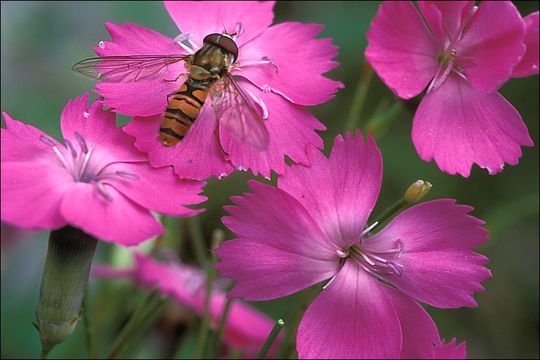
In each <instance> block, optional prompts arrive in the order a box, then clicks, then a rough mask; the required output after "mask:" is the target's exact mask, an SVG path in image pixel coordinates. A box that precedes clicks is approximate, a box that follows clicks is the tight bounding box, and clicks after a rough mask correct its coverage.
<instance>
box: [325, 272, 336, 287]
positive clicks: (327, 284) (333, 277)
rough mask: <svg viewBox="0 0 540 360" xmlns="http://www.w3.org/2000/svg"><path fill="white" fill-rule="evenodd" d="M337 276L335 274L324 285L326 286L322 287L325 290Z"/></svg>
mask: <svg viewBox="0 0 540 360" xmlns="http://www.w3.org/2000/svg"><path fill="white" fill-rule="evenodd" d="M336 276H337V274H336V275H334V276H332V278H331V279H330V281H328V282H327V283H326V285H324V286H323V287H322V289H323V290H325V289H326V288H327V287H328V286H330V284H331V283H332V281H334V279H335V278H336Z"/></svg>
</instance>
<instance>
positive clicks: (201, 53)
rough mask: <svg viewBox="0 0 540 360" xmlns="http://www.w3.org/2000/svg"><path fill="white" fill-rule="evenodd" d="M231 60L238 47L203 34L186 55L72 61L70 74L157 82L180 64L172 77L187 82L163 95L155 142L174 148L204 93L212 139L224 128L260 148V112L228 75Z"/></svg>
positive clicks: (263, 138)
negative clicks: (212, 120) (163, 106)
mask: <svg viewBox="0 0 540 360" xmlns="http://www.w3.org/2000/svg"><path fill="white" fill-rule="evenodd" d="M237 58H238V46H237V45H236V43H235V41H234V40H233V37H232V36H231V35H229V34H227V33H226V32H225V33H214V34H210V35H207V36H206V37H205V38H204V40H203V46H202V47H201V48H200V49H199V50H197V51H196V52H195V53H194V54H192V55H132V56H104V57H96V58H90V59H86V60H82V61H80V62H78V63H76V64H75V65H74V66H73V67H72V70H74V71H76V72H78V73H80V74H82V75H85V76H88V77H90V78H92V79H95V80H104V81H108V82H133V81H141V80H150V79H156V78H159V77H161V76H163V75H164V74H165V72H166V70H167V67H168V66H169V65H171V64H175V63H177V62H179V61H184V62H185V63H184V65H185V67H186V69H187V70H188V72H187V73H181V74H180V75H179V76H178V78H179V77H180V76H187V80H186V81H185V82H184V83H183V84H182V85H181V86H180V89H178V90H177V91H176V92H174V93H172V94H169V95H168V99H167V100H168V105H167V109H166V110H165V112H164V114H163V118H162V120H161V124H160V129H159V133H158V134H157V136H158V137H159V140H160V142H161V144H163V145H164V146H174V145H177V144H178V143H179V142H180V141H181V140H182V139H183V138H184V137H185V136H186V134H187V132H188V130H189V129H190V127H191V126H192V125H193V123H194V121H195V120H196V119H197V116H198V114H199V112H200V110H201V108H202V106H203V105H204V103H205V100H206V98H207V96H208V94H210V97H211V99H212V107H213V108H214V110H215V112H216V119H217V122H218V126H217V129H216V130H218V131H215V134H216V136H217V137H218V141H219V133H220V132H221V131H222V130H223V129H226V130H227V131H229V133H230V134H231V135H233V136H235V137H236V138H237V139H238V140H240V141H242V142H244V143H247V144H248V145H251V146H252V147H254V148H256V149H259V150H264V149H265V148H266V147H267V146H268V141H269V137H268V131H267V129H266V126H265V125H264V123H263V120H264V118H265V116H266V115H265V109H264V108H261V106H260V103H259V101H258V99H257V98H256V97H255V96H254V95H253V94H251V93H249V92H246V91H245V90H243V89H242V87H241V86H240V85H239V84H238V83H237V78H235V76H233V75H231V73H230V70H231V67H232V66H233V64H234V62H235V61H236V59H237ZM178 78H177V79H178ZM177 79H176V80H177ZM176 80H165V79H163V81H176Z"/></svg>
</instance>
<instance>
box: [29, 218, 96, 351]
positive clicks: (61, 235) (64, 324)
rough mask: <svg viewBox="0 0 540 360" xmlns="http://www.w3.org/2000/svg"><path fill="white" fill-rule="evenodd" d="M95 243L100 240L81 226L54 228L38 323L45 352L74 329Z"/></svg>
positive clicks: (37, 313) (38, 308) (38, 309)
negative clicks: (83, 230)
mask: <svg viewBox="0 0 540 360" xmlns="http://www.w3.org/2000/svg"><path fill="white" fill-rule="evenodd" d="M96 246H97V240H96V239H95V238H94V237H92V236H90V235H88V234H86V233H84V232H82V231H81V230H79V229H76V228H73V227H70V226H66V227H64V228H62V229H59V230H55V231H51V235H50V237H49V248H48V250H47V260H46V261H45V268H44V269H43V277H42V279H41V289H40V291H39V300H38V305H37V309H36V323H35V326H36V328H37V329H38V331H39V336H40V340H41V344H42V347H43V355H46V354H47V353H48V352H49V351H50V350H51V349H52V348H53V347H54V346H55V345H57V344H59V343H61V342H63V341H64V340H65V339H67V338H68V337H69V336H70V335H71V333H72V332H73V330H75V327H76V325H77V321H78V320H79V313H80V311H81V304H82V301H83V297H84V292H85V290H86V284H87V281H88V274H89V272H90V265H91V263H92V258H93V256H94V252H95V250H96Z"/></svg>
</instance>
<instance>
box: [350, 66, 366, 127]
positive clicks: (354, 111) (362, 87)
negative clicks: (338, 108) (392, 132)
mask: <svg viewBox="0 0 540 360" xmlns="http://www.w3.org/2000/svg"><path fill="white" fill-rule="evenodd" d="M372 78H373V69H372V68H371V67H370V66H367V64H366V65H365V67H364V69H363V70H362V73H361V77H360V81H358V85H357V87H356V91H355V92H354V96H353V100H352V105H351V109H350V111H349V116H348V117H347V122H346V126H345V130H348V131H353V130H354V129H356V128H357V127H358V122H359V120H360V116H361V115H362V110H363V109H364V104H365V102H366V97H367V92H368V90H369V85H370V84H371V79H372Z"/></svg>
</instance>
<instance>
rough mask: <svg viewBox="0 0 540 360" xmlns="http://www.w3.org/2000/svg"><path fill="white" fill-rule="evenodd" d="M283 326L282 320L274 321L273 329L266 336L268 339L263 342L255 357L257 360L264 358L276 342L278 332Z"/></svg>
mask: <svg viewBox="0 0 540 360" xmlns="http://www.w3.org/2000/svg"><path fill="white" fill-rule="evenodd" d="M283 325H285V322H284V321H283V319H279V320H278V321H276V324H275V325H274V328H273V329H272V331H270V334H269V335H268V338H267V339H266V341H265V342H264V344H263V346H262V348H261V351H259V354H258V355H257V359H264V358H265V357H266V354H267V353H268V350H270V347H271V346H272V344H273V343H274V341H275V340H276V338H277V336H278V334H279V332H280V331H281V329H282V328H283Z"/></svg>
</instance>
